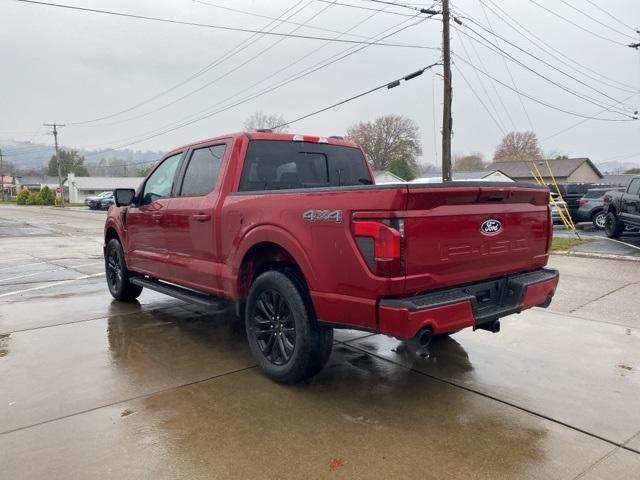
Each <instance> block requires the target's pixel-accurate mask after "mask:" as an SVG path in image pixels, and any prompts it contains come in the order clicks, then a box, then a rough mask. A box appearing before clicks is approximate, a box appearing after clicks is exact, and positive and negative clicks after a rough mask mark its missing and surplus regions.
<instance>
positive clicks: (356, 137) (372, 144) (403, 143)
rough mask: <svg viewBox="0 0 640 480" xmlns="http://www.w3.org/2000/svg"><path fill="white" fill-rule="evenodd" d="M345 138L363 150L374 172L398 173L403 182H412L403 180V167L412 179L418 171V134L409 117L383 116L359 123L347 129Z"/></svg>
mask: <svg viewBox="0 0 640 480" xmlns="http://www.w3.org/2000/svg"><path fill="white" fill-rule="evenodd" d="M347 137H348V138H349V139H350V140H352V141H354V142H355V143H357V144H358V145H360V146H361V147H362V148H363V149H364V151H365V152H366V153H367V156H368V157H369V161H370V162H371V164H372V165H373V168H374V169H375V170H389V171H393V170H394V169H401V170H402V171H403V172H402V173H403V175H402V178H405V179H406V180H411V178H406V176H407V171H406V170H407V168H405V167H408V169H409V171H410V172H411V173H412V175H413V176H415V173H416V172H417V171H418V162H417V157H418V155H420V154H421V153H422V147H421V145H420V130H419V128H418V125H417V124H416V123H415V122H414V121H413V120H411V119H410V118H408V117H405V116H402V115H385V116H383V117H378V118H376V119H375V120H374V121H373V122H360V123H358V124H356V125H353V126H351V127H349V128H348V129H347ZM394 173H395V172H394Z"/></svg>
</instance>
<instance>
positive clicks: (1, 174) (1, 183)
mask: <svg viewBox="0 0 640 480" xmlns="http://www.w3.org/2000/svg"><path fill="white" fill-rule="evenodd" d="M3 168H4V167H3V165H2V149H0V188H2V201H3V202H4V170H3Z"/></svg>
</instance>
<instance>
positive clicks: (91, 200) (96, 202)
mask: <svg viewBox="0 0 640 480" xmlns="http://www.w3.org/2000/svg"><path fill="white" fill-rule="evenodd" d="M109 195H111V196H112V197H113V192H112V191H108V192H102V193H99V194H98V195H95V196H93V197H87V198H85V199H84V204H85V205H86V206H87V207H89V208H90V209H91V210H97V209H99V208H101V204H100V201H101V200H102V199H103V198H105V197H107V196H109Z"/></svg>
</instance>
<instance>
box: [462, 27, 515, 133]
mask: <svg viewBox="0 0 640 480" xmlns="http://www.w3.org/2000/svg"><path fill="white" fill-rule="evenodd" d="M456 31H457V30H456ZM458 38H459V39H460V43H461V44H462V47H463V48H464V50H465V52H466V47H465V45H464V42H463V41H462V37H461V36H460V35H458ZM469 44H470V45H471V48H472V49H473V52H474V53H475V54H476V58H477V59H478V62H479V63H480V67H482V69H484V70H487V67H485V65H484V62H483V61H482V57H481V56H480V53H478V49H477V48H476V44H475V42H469ZM467 58H468V59H469V61H471V56H470V55H469V54H467ZM474 73H475V75H476V78H477V79H478V81H479V82H480V83H481V84H482V85H484V83H483V82H482V81H481V80H480V74H479V73H478V72H477V71H475V70H474ZM489 85H491V88H492V89H493V92H494V93H495V94H496V97H497V98H498V102H500V105H501V106H502V109H503V110H504V113H505V114H506V116H507V118H508V119H509V122H510V123H511V126H512V127H513V129H514V130H517V128H516V124H515V122H514V121H513V118H512V117H511V113H510V112H509V109H508V108H507V107H506V105H505V104H504V102H503V101H502V95H500V94H499V93H498V88H497V87H496V84H495V82H492V81H491V80H489ZM487 97H488V98H489V99H490V98H491V97H490V96H488V94H487ZM492 103H493V102H492ZM496 115H498V117H500V115H499V114H498V109H497V108H496ZM500 121H501V122H502V119H501V118H500ZM502 123H503V124H505V125H506V123H505V122H502Z"/></svg>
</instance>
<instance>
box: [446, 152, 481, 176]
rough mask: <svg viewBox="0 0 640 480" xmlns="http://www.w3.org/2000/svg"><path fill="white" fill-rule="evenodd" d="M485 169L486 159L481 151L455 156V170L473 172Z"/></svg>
mask: <svg viewBox="0 0 640 480" xmlns="http://www.w3.org/2000/svg"><path fill="white" fill-rule="evenodd" d="M478 170H484V160H483V157H482V154H481V153H475V152H474V153H470V154H469V155H455V156H454V157H453V171H454V172H471V171H478Z"/></svg>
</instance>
